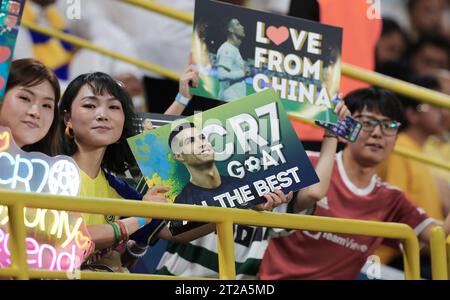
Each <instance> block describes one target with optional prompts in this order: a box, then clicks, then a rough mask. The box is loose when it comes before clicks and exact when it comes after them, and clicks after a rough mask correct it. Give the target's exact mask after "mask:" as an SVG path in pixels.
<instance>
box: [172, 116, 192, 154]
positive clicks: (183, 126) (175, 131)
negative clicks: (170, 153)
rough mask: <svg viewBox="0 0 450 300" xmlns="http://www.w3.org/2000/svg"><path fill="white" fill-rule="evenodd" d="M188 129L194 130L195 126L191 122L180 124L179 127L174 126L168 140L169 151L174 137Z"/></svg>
mask: <svg viewBox="0 0 450 300" xmlns="http://www.w3.org/2000/svg"><path fill="white" fill-rule="evenodd" d="M189 128H195V124H194V123H192V122H185V123H181V124H180V125H177V126H175V128H174V129H172V131H171V132H170V134H169V139H168V143H169V148H170V149H171V150H173V149H172V141H173V139H174V138H175V136H177V134H179V133H180V132H181V131H183V130H185V129H189Z"/></svg>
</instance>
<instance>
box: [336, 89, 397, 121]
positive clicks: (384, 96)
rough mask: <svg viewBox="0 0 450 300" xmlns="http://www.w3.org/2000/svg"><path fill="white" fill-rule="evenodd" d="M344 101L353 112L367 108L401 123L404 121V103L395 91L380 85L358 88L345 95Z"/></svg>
mask: <svg viewBox="0 0 450 300" xmlns="http://www.w3.org/2000/svg"><path fill="white" fill-rule="evenodd" d="M344 102H345V105H347V108H348V109H349V110H350V112H351V113H352V114H354V113H355V112H362V111H363V110H364V109H366V110H368V111H371V112H378V113H380V114H382V115H383V116H386V117H388V118H390V119H392V120H396V121H397V122H400V123H403V121H404V115H403V106H402V103H401V102H400V100H399V99H398V98H397V96H396V95H395V94H394V93H392V92H391V91H389V90H386V89H382V88H378V87H369V88H362V89H357V90H354V91H352V92H351V93H349V94H348V95H347V96H345V97H344Z"/></svg>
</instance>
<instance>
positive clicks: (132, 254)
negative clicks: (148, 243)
mask: <svg viewBox="0 0 450 300" xmlns="http://www.w3.org/2000/svg"><path fill="white" fill-rule="evenodd" d="M147 249H148V247H145V250H144V252H142V253H139V254H137V253H134V252H133V251H131V249H130V247H128V244H127V252H128V253H129V254H130V255H131V256H133V257H134V258H141V257H143V256H144V255H145V254H146V253H147Z"/></svg>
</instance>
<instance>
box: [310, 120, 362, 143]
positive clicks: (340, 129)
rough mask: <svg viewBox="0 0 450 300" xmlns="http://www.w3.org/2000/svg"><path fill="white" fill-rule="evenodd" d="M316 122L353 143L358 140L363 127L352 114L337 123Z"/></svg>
mask: <svg viewBox="0 0 450 300" xmlns="http://www.w3.org/2000/svg"><path fill="white" fill-rule="evenodd" d="M315 123H316V124H317V125H318V126H320V127H323V128H325V129H328V130H330V131H331V132H333V133H334V134H336V135H337V136H340V137H342V138H344V139H345V140H347V141H349V142H351V143H353V142H355V141H356V139H357V138H358V135H359V132H360V131H361V128H362V125H361V123H360V122H358V121H357V120H355V119H354V118H352V117H350V116H347V117H345V119H344V120H342V121H340V122H339V123H337V124H334V123H330V122H324V121H319V120H316V121H315Z"/></svg>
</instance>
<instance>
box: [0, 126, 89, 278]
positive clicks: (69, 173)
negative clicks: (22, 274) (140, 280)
mask: <svg viewBox="0 0 450 300" xmlns="http://www.w3.org/2000/svg"><path fill="white" fill-rule="evenodd" d="M0 189H3V190H5V189H9V190H15V191H21V192H34V193H48V194H53V195H64V196H77V195H78V193H79V190H80V174H79V172H78V167H77V165H76V164H75V162H74V161H73V160H72V158H70V157H68V156H63V155H60V156H56V157H49V156H47V155H44V154H42V153H39V152H24V151H22V150H21V149H20V148H19V147H17V145H16V144H15V142H14V140H13V137H12V135H11V131H10V130H9V128H6V127H0ZM31 195H32V194H30V197H32V196H31ZM74 201H76V200H74ZM24 222H25V224H24V225H25V228H26V240H25V242H26V249H25V251H26V253H27V262H28V266H29V267H30V268H32V269H41V270H51V271H52V270H55V271H67V272H68V276H69V277H70V276H71V274H73V272H75V271H76V270H79V267H80V265H81V264H82V263H83V261H84V260H85V259H86V257H88V256H89V255H90V254H92V251H93V249H94V245H93V242H92V241H91V239H90V235H89V233H88V231H87V228H86V225H85V223H84V221H83V218H82V215H81V214H80V213H74V212H67V211H59V210H58V211H57V210H50V209H43V208H29V207H25V208H24ZM9 223H10V219H9V214H8V207H6V206H2V205H0V268H6V267H9V266H10V265H11V252H12V250H11V248H10V243H9V241H10V232H11V230H10V226H9Z"/></svg>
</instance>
